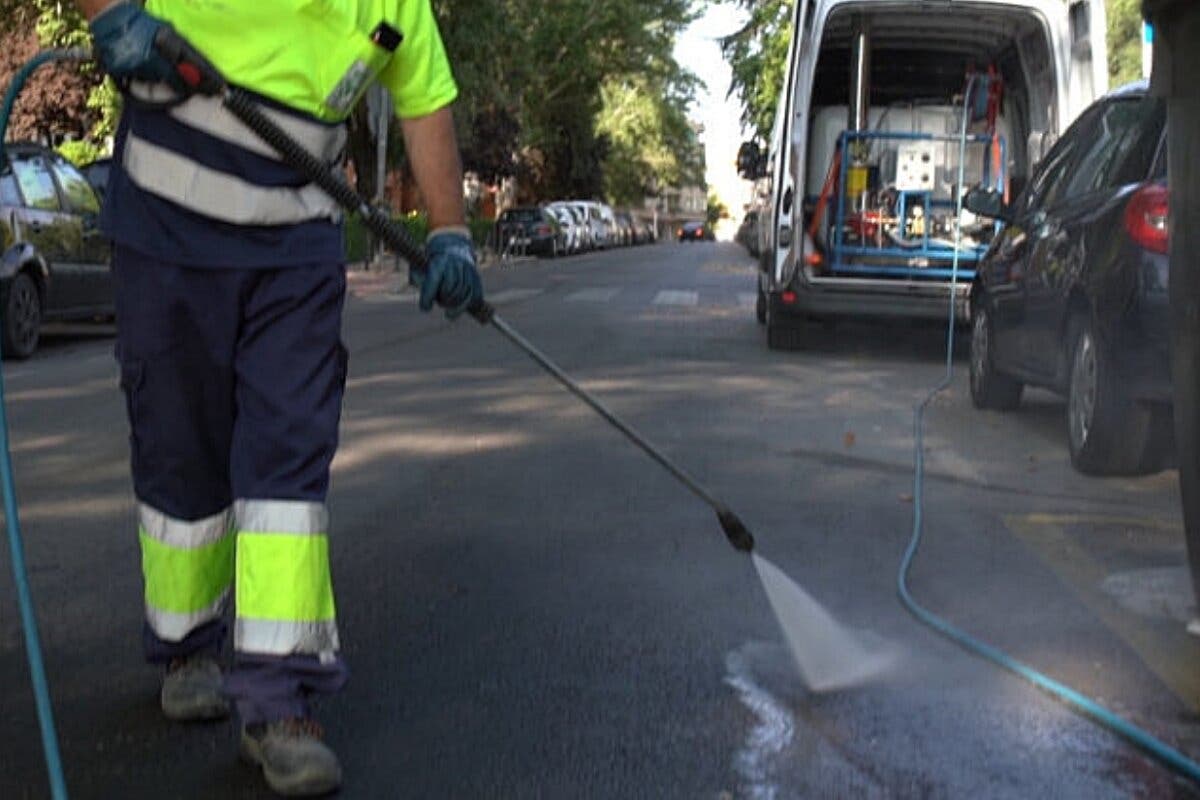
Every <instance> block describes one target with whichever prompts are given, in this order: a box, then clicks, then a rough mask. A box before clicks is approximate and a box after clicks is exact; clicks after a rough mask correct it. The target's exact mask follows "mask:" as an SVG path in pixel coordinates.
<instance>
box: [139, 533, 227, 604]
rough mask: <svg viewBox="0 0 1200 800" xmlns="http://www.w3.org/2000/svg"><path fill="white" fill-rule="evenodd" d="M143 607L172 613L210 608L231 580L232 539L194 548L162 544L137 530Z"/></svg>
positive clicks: (224, 539) (222, 539)
mask: <svg viewBox="0 0 1200 800" xmlns="http://www.w3.org/2000/svg"><path fill="white" fill-rule="evenodd" d="M138 538H139V539H140V540H141V543H142V575H143V577H144V578H145V581H146V605H148V606H150V607H151V608H155V609H158V610H161V611H167V612H171V613H173V614H195V613H196V612H199V611H203V610H205V609H207V608H209V607H211V606H212V605H213V604H214V603H216V602H217V600H219V599H220V597H221V595H222V593H224V592H225V590H227V589H228V588H229V584H230V583H232V581H233V536H232V534H231V535H228V536H225V537H223V538H221V539H220V540H218V541H216V542H213V543H212V544H207V545H204V546H202V547H195V548H186V549H183V548H177V547H171V546H170V545H166V544H163V543H162V542H159V541H157V540H155V539H153V538H151V537H150V536H148V535H147V534H146V531H145V530H144V529H143V530H139V531H138Z"/></svg>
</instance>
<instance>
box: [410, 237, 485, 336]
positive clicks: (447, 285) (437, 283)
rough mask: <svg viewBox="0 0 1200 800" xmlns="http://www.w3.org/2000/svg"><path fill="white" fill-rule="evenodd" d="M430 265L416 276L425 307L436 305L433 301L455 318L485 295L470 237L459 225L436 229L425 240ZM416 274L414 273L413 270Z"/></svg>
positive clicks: (422, 308) (424, 308)
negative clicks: (451, 227)
mask: <svg viewBox="0 0 1200 800" xmlns="http://www.w3.org/2000/svg"><path fill="white" fill-rule="evenodd" d="M425 252H426V253H427V254H428V256H429V269H428V270H427V271H426V272H425V274H424V275H420V276H417V277H416V281H417V285H419V286H420V287H421V299H420V302H419V305H420V307H421V310H422V311H428V310H429V309H431V308H433V304H434V301H437V304H438V305H440V306H442V307H443V308H445V309H446V317H447V318H448V319H454V318H455V317H457V316H458V315H459V314H461V313H462V312H464V311H466V310H467V309H469V308H470V307H471V306H473V305H475V304H476V303H478V302H479V301H480V300H482V299H483V282H482V281H481V280H480V279H479V270H478V269H476V268H475V251H474V250H473V249H472V248H471V239H470V238H469V237H468V236H467V235H466V234H465V233H463V232H461V231H459V230H457V229H451V230H446V231H440V232H439V231H434V233H433V235H432V236H430V237H429V240H428V241H427V242H426V243H425ZM414 274H415V273H414Z"/></svg>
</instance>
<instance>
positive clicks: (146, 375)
mask: <svg viewBox="0 0 1200 800" xmlns="http://www.w3.org/2000/svg"><path fill="white" fill-rule="evenodd" d="M113 273H114V277H115V285H116V309H117V347H116V351H117V358H118V361H119V362H120V365H121V387H122V389H123V390H124V392H125V400H126V404H127V407H128V413H129V421H130V428H131V435H130V450H131V454H132V468H133V486H134V492H135V494H136V496H137V501H138V529H139V530H138V534H139V538H140V541H141V549H142V570H143V574H144V576H145V602H146V624H145V628H144V631H145V633H144V637H143V638H144V644H145V650H146V657H147V658H148V660H150V661H151V662H154V663H168V662H170V661H172V660H173V659H182V658H186V657H190V656H194V655H196V654H198V653H208V654H214V655H215V654H216V653H217V651H219V649H220V647H221V642H222V639H223V636H224V633H225V623H224V622H223V619H222V612H223V610H224V606H225V605H226V602H227V600H228V596H229V591H230V585H231V583H232V579H233V556H234V537H233V535H232V530H231V525H232V497H231V494H230V490H229V442H230V439H231V436H232V431H233V370H232V351H233V337H234V331H236V301H235V300H234V297H233V296H222V292H224V291H226V290H227V289H228V288H229V287H230V286H231V284H230V281H229V279H228V276H221V275H219V274H218V273H215V272H213V271H208V270H203V271H202V270H192V269H186V268H182V267H177V266H173V265H170V264H163V263H161V262H158V261H155V260H152V259H148V258H146V257H144V256H142V255H140V254H139V253H136V252H134V251H131V250H129V249H127V248H120V247H118V248H116V250H115V252H114V253H113Z"/></svg>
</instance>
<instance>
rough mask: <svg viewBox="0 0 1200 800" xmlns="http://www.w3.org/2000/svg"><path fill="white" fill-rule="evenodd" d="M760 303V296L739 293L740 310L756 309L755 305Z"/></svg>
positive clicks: (750, 293)
mask: <svg viewBox="0 0 1200 800" xmlns="http://www.w3.org/2000/svg"><path fill="white" fill-rule="evenodd" d="M757 302H758V295H756V294H755V293H754V292H738V306H739V307H740V308H754V304H755V303H757Z"/></svg>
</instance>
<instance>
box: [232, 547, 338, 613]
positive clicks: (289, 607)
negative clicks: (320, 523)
mask: <svg viewBox="0 0 1200 800" xmlns="http://www.w3.org/2000/svg"><path fill="white" fill-rule="evenodd" d="M236 608H237V615H238V617H239V618H242V617H246V618H250V619H260V620H282V621H288V622H316V621H321V620H332V619H334V618H335V616H336V613H335V609H334V605H333V583H332V580H331V579H330V575H329V540H328V538H327V537H325V536H313V535H301V536H296V535H291V534H286V533H261V532H260V533H247V532H241V533H239V534H238V537H237V588H236Z"/></svg>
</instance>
